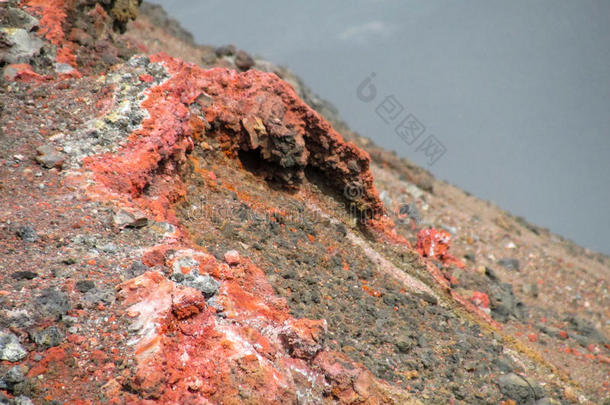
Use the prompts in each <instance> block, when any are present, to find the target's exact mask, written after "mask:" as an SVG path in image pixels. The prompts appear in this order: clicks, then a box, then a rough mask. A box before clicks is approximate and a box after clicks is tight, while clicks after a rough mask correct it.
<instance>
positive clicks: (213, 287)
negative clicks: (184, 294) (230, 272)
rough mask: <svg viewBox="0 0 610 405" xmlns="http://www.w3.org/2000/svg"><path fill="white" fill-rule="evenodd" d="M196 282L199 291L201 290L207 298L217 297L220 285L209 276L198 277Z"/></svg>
mask: <svg viewBox="0 0 610 405" xmlns="http://www.w3.org/2000/svg"><path fill="white" fill-rule="evenodd" d="M196 281H197V289H198V290H200V291H201V292H202V293H203V295H204V296H205V297H206V298H210V297H212V296H214V295H216V293H217V292H218V287H220V283H219V282H218V281H216V280H214V278H213V277H212V276H210V275H209V274H205V275H203V276H200V277H198V279H197V280H196Z"/></svg>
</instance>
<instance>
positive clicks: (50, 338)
mask: <svg viewBox="0 0 610 405" xmlns="http://www.w3.org/2000/svg"><path fill="white" fill-rule="evenodd" d="M30 337H31V338H32V340H33V341H34V343H36V344H37V345H38V346H39V347H41V348H42V349H48V348H49V347H55V346H59V344H61V342H62V341H63V339H64V336H63V334H62V333H61V331H60V330H59V329H58V328H57V326H49V327H48V328H45V329H42V330H38V331H34V332H32V333H31V335H30Z"/></svg>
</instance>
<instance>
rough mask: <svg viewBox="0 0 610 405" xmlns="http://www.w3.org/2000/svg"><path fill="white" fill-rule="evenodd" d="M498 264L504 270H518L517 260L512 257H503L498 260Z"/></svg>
mask: <svg viewBox="0 0 610 405" xmlns="http://www.w3.org/2000/svg"><path fill="white" fill-rule="evenodd" d="M498 264H499V265H500V266H502V267H504V268H505V269H506V270H515V271H519V268H520V267H519V260H517V259H512V258H504V259H500V260H498Z"/></svg>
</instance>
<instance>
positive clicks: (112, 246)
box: [99, 242, 117, 253]
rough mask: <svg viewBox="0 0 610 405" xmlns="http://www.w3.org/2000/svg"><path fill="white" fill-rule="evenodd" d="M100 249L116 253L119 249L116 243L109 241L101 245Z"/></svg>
mask: <svg viewBox="0 0 610 405" xmlns="http://www.w3.org/2000/svg"><path fill="white" fill-rule="evenodd" d="M99 249H100V250H101V251H102V252H105V253H116V251H117V247H116V245H115V244H114V243H112V242H109V243H106V244H105V245H102V246H100V247H99Z"/></svg>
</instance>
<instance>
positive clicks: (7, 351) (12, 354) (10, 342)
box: [0, 332, 28, 362]
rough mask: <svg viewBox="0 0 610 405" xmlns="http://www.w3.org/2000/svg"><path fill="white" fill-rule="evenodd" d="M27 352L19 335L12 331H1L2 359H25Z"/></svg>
mask: <svg viewBox="0 0 610 405" xmlns="http://www.w3.org/2000/svg"><path fill="white" fill-rule="evenodd" d="M27 354H28V352H27V351H26V350H25V349H24V348H23V346H21V344H20V343H19V339H18V338H17V336H15V335H14V334H12V333H10V332H0V360H6V361H10V362H16V361H20V360H23V359H24V358H25V356H27Z"/></svg>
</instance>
